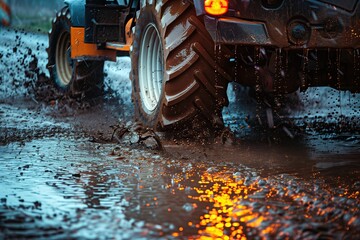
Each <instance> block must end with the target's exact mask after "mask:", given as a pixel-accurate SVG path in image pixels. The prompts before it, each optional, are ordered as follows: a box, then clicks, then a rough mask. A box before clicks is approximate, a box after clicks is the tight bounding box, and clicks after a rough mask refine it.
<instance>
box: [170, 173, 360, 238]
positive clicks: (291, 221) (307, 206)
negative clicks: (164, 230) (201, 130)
mask: <svg viewBox="0 0 360 240" xmlns="http://www.w3.org/2000/svg"><path fill="white" fill-rule="evenodd" d="M236 170H237V172H235V171H236ZM199 177H200V179H199V180H195V179H196V177H195V176H194V177H193V178H190V179H188V180H185V181H184V182H180V184H181V187H180V188H179V189H184V188H185V189H186V188H187V186H186V185H182V184H184V183H186V182H188V183H194V182H196V184H195V185H194V186H193V187H192V190H194V191H190V192H191V193H192V194H189V195H188V198H189V201H191V204H192V206H195V207H196V208H197V210H199V208H200V209H201V210H200V211H198V212H200V213H202V214H200V216H199V217H198V218H197V219H191V220H190V221H188V222H187V224H185V225H184V226H182V227H180V228H179V231H176V232H174V233H173V234H172V235H173V236H174V237H179V236H189V233H191V232H194V230H196V234H193V235H190V238H191V239H192V238H194V239H252V238H255V237H256V238H259V239H263V238H264V239H269V238H270V239H273V238H290V239H303V238H307V237H311V238H314V237H315V236H316V238H317V237H319V238H322V237H324V238H326V237H335V238H337V237H344V236H354V235H353V234H355V235H356V236H358V235H359V232H358V229H359V227H360V218H359V216H360V215H359V214H360V212H359V209H358V206H359V203H360V202H359V186H357V187H356V189H354V188H353V189H351V190H350V188H351V187H350V188H349V186H348V187H345V186H343V187H344V188H339V189H331V188H329V187H328V186H327V185H326V183H325V182H324V181H323V180H321V179H318V178H319V176H318V174H314V179H316V180H314V181H315V182H314V183H309V182H307V183H303V182H301V179H295V178H294V177H292V176H289V175H278V176H274V177H269V178H261V177H260V176H258V175H257V174H256V173H255V172H253V171H252V170H251V169H247V168H245V167H242V166H237V167H234V166H233V167H222V168H219V169H216V168H209V169H208V170H207V171H204V172H203V173H202V174H201V175H200V176H199ZM356 184H359V182H358V183H356ZM193 216H195V214H194V215H193ZM344 231H347V233H345V232H344Z"/></svg>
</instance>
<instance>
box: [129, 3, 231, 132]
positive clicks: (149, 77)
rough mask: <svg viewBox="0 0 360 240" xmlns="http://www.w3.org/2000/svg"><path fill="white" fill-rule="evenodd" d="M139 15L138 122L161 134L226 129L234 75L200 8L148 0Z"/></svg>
mask: <svg viewBox="0 0 360 240" xmlns="http://www.w3.org/2000/svg"><path fill="white" fill-rule="evenodd" d="M137 16H138V18H137V19H136V27H135V29H134V38H133V39H134V42H133V46H132V50H131V54H130V55H131V63H132V71H131V74H130V77H131V80H132V83H133V92H132V99H133V102H134V106H135V117H136V118H137V120H138V121H140V122H142V123H143V125H145V126H147V127H150V128H154V129H157V130H168V129H172V130H175V131H179V130H183V127H185V126H186V127H189V128H191V129H196V128H200V127H206V128H207V129H212V130H216V129H222V128H223V120H222V114H221V111H222V108H223V107H224V106H225V105H227V104H228V99H227V95H226V90H227V85H228V82H229V81H230V80H231V77H230V76H229V75H228V74H227V73H226V72H225V71H224V69H223V67H221V66H224V65H225V64H224V63H223V60H219V59H220V57H219V56H217V54H216V51H214V49H215V46H214V42H213V40H212V38H211V36H210V35H209V33H208V32H207V30H206V29H205V26H204V23H203V21H202V19H201V18H200V17H197V16H196V13H195V7H194V5H193V4H191V3H189V1H178V0H156V1H152V0H146V1H144V3H143V4H142V5H141V6H140V11H139V13H138V14H137ZM224 49H225V48H223V49H222V50H221V51H222V56H223V55H224V54H225V53H224V52H225V50H224ZM221 58H223V57H221Z"/></svg>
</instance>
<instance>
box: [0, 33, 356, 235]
mask: <svg viewBox="0 0 360 240" xmlns="http://www.w3.org/2000/svg"><path fill="white" fill-rule="evenodd" d="M46 47H47V36H44V35H36V34H30V33H26V32H16V31H13V30H7V29H1V32H0V239H24V238H38V239H159V238H162V239H179V238H180V239H183V238H190V239H197V238H202V239H214V238H220V239H237V238H242V239H275V238H276V239H359V238H360V209H359V206H360V196H359V194H360V193H359V192H360V131H359V127H358V126H359V125H358V122H357V121H358V119H359V116H360V113H359V106H360V105H359V102H358V99H359V97H358V96H357V95H351V94H349V93H342V94H340V93H339V92H336V91H331V90H329V89H326V90H322V89H321V90H318V91H315V93H313V92H314V90H311V91H313V92H311V91H309V92H307V93H305V94H301V95H300V98H301V99H302V104H301V105H302V108H300V107H297V108H296V110H293V111H291V112H290V117H289V119H291V120H293V121H294V122H295V123H296V124H297V126H299V128H301V129H303V130H302V131H301V134H300V136H298V137H296V138H295V139H292V140H290V139H289V138H282V139H281V140H282V141H278V142H273V141H268V140H269V137H268V136H267V134H268V133H264V132H263V131H258V130H257V129H256V127H253V126H252V122H251V121H249V120H248V119H249V118H252V116H253V115H254V112H253V108H254V106H253V104H250V103H249V100H248V99H247V98H244V99H240V100H238V101H235V98H236V97H235V95H234V94H232V95H231V96H230V100H231V104H230V107H229V108H227V109H225V110H224V118H225V120H226V123H227V125H228V126H229V127H230V128H231V129H232V130H233V132H234V133H235V135H236V138H235V139H232V140H229V139H228V138H225V139H220V140H216V139H215V140H214V141H213V142H212V143H211V144H207V143H206V144H205V143H203V142H196V141H192V140H189V139H188V140H186V139H185V140H181V139H180V140H172V139H170V140H169V138H166V137H164V136H163V134H160V139H161V145H162V148H163V149H162V150H159V144H158V143H157V142H156V140H157V139H156V137H155V136H154V135H151V134H150V135H149V136H150V137H149V138H148V139H147V140H143V141H142V139H141V137H142V136H139V135H138V134H137V133H136V132H135V131H133V129H135V125H136V123H133V119H132V105H131V100H130V91H131V83H130V81H129V78H128V72H129V70H130V63H129V59H128V58H126V57H125V58H119V59H118V62H117V63H106V67H105V72H106V73H107V77H106V95H105V96H104V97H103V98H101V99H94V100H92V101H88V102H86V103H78V102H72V101H68V102H57V101H50V102H46V101H39V100H37V99H36V98H35V95H34V89H33V86H35V81H36V80H37V78H39V76H40V77H46V76H47V74H48V73H47V72H46V69H45V65H46V57H47V55H46V51H45V48H46ZM329 115H331V116H332V117H329ZM121 130H125V131H126V132H127V134H125V135H124V136H119V134H118V133H119V131H121ZM254 136H255V137H254ZM264 139H265V140H264Z"/></svg>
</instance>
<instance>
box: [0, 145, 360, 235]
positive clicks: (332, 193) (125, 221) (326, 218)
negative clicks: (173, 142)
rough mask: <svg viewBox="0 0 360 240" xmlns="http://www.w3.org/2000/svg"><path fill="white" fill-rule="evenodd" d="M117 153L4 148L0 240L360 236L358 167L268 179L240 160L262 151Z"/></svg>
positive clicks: (90, 148)
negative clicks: (234, 157)
mask: <svg viewBox="0 0 360 240" xmlns="http://www.w3.org/2000/svg"><path fill="white" fill-rule="evenodd" d="M113 147H114V146H113V145H100V144H93V143H89V142H87V141H86V140H85V139H77V140H75V139H71V140H69V139H66V138H54V139H52V138H50V139H40V140H33V141H31V142H28V143H24V144H16V143H14V144H9V145H6V146H0V152H1V156H2V158H1V159H0V162H1V165H0V180H1V182H0V201H1V202H0V238H25V237H34V238H44V237H46V236H48V237H51V238H94V239H158V238H163V239H169V238H170V239H171V238H189V239H216V238H218V239H254V238H259V239H261V238H265V239H266V238H270V239H275V238H290V239H297V238H298V239H303V238H310V239H314V238H317V239H318V238H327V237H329V236H331V237H334V238H340V239H341V238H344V239H347V238H357V237H360V231H359V229H360V210H359V207H358V206H359V205H360V196H359V192H360V177H359V176H360V171H359V168H358V167H355V168H354V169H349V168H347V171H348V174H347V175H345V177H341V176H342V175H336V174H334V173H333V172H332V175H331V176H324V175H322V174H320V173H319V172H316V171H314V172H313V174H312V176H311V177H310V178H301V177H300V176H298V177H297V176H296V175H294V174H279V173H272V174H267V175H266V174H265V175H264V173H266V170H262V171H260V170H259V169H258V168H260V165H261V162H260V161H259V167H258V168H256V167H253V168H250V167H247V166H245V165H244V164H243V163H241V162H242V158H245V157H246V158H250V159H254V157H256V156H255V155H256V154H260V153H256V152H255V153H253V154H245V155H238V161H237V162H236V161H233V162H232V161H226V160H224V161H221V162H220V161H212V160H210V158H209V157H206V158H205V160H199V159H195V158H188V159H184V158H174V157H169V156H168V157H165V156H162V155H159V154H158V153H154V152H149V151H143V150H140V149H137V148H130V147H125V146H121V147H117V148H116V150H112V148H113ZM182 149H183V150H184V149H185V148H183V147H182ZM109 153H112V154H111V155H110V156H109ZM208 154H210V153H209V152H208ZM280 160H281V159H280ZM274 161H275V160H274ZM264 166H266V165H263V166H262V167H264ZM268 173H269V172H268ZM346 176H351V177H352V178H350V179H347V178H346Z"/></svg>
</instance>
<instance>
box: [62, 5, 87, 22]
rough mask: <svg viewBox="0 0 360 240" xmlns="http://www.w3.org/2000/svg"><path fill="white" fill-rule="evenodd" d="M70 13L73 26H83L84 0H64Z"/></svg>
mask: <svg viewBox="0 0 360 240" xmlns="http://www.w3.org/2000/svg"><path fill="white" fill-rule="evenodd" d="M64 3H65V4H66V5H67V6H68V7H69V10H70V14H71V25H72V26H73V27H85V0H65V1H64Z"/></svg>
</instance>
